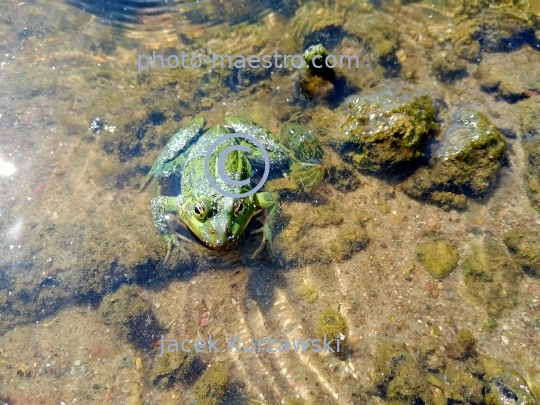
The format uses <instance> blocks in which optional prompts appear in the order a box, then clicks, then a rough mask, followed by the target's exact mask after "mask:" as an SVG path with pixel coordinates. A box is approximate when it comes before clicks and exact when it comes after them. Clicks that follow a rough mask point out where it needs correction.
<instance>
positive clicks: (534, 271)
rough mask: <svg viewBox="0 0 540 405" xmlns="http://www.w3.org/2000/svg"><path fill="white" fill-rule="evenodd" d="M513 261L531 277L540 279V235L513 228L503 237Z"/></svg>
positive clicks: (531, 231) (528, 230)
mask: <svg viewBox="0 0 540 405" xmlns="http://www.w3.org/2000/svg"><path fill="white" fill-rule="evenodd" d="M503 240H504V243H505V244H506V246H508V250H510V253H511V254H512V256H513V258H514V260H515V261H516V262H517V263H518V264H519V265H520V266H522V267H523V270H524V271H525V272H526V273H527V274H530V275H531V276H535V277H540V234H538V232H535V231H533V230H531V229H527V228H523V227H520V228H514V229H512V230H510V231H508V232H506V233H505V234H504V235H503Z"/></svg>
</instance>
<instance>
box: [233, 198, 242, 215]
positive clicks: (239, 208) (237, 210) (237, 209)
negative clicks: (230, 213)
mask: <svg viewBox="0 0 540 405" xmlns="http://www.w3.org/2000/svg"><path fill="white" fill-rule="evenodd" d="M243 213H244V203H243V201H242V200H236V201H235V202H234V216H235V217H239V216H241V215H242V214H243Z"/></svg>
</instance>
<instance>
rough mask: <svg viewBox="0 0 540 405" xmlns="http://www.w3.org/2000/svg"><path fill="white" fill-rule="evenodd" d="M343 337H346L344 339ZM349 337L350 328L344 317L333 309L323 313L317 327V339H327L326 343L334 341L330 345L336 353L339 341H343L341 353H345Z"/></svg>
mask: <svg viewBox="0 0 540 405" xmlns="http://www.w3.org/2000/svg"><path fill="white" fill-rule="evenodd" d="M342 336H343V337H344V338H343V339H342ZM348 336H349V326H348V325H347V320H346V319H345V317H344V316H343V315H341V314H340V313H339V312H338V311H334V310H333V309H327V310H325V311H323V312H322V314H321V318H320V320H319V323H318V325H317V337H318V338H319V339H321V340H324V339H326V341H330V340H332V339H334V342H333V343H331V344H330V347H331V348H332V349H333V350H335V351H337V350H338V349H337V340H338V339H339V340H340V341H341V342H340V348H339V351H340V352H343V348H344V346H345V344H347V337H348ZM325 337H326V338H325Z"/></svg>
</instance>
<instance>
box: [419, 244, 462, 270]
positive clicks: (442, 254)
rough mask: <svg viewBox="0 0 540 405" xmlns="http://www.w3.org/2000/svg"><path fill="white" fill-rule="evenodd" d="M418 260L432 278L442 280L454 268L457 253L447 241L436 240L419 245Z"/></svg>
mask: <svg viewBox="0 0 540 405" xmlns="http://www.w3.org/2000/svg"><path fill="white" fill-rule="evenodd" d="M416 252H417V254H418V260H419V261H420V263H422V265H423V266H424V267H425V269H426V270H427V271H428V273H429V274H431V275H432V276H433V277H436V278H439V279H442V278H444V277H446V276H448V275H449V274H450V273H451V272H452V270H454V268H455V267H456V265H457V263H458V260H459V252H458V250H457V249H456V248H455V247H454V245H453V244H452V243H451V242H450V241H448V240H436V241H429V242H426V243H422V244H419V245H418V246H417V248H416Z"/></svg>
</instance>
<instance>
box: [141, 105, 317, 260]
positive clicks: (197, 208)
mask: <svg viewBox="0 0 540 405" xmlns="http://www.w3.org/2000/svg"><path fill="white" fill-rule="evenodd" d="M205 124H206V121H205V119H204V118H195V119H193V120H192V121H191V122H189V123H188V124H187V125H185V126H184V127H182V128H181V129H180V130H179V131H178V132H177V133H176V134H174V135H173V136H172V137H171V139H170V140H169V141H168V143H167V144H166V146H165V148H164V149H163V151H162V152H161V153H160V155H159V156H158V158H157V159H156V161H155V163H154V165H153V166H152V169H151V170H150V173H149V174H148V176H147V177H146V179H145V180H144V182H143V184H142V186H141V191H142V190H143V189H144V187H145V186H146V185H147V184H148V183H149V182H150V181H151V180H152V178H153V177H156V178H157V179H158V180H163V179H166V178H168V177H170V176H172V175H173V174H175V175H179V176H180V177H181V179H180V190H181V191H180V194H179V195H178V196H163V195H161V188H160V186H158V190H159V191H158V196H157V197H155V198H153V199H152V204H151V205H152V214H153V218H154V224H155V226H156V228H157V229H158V231H159V232H160V234H161V235H162V236H163V238H164V239H165V242H166V243H167V255H166V257H165V260H164V262H166V261H167V260H168V258H169V257H170V254H171V251H172V248H173V246H177V247H178V248H179V249H181V251H182V252H183V253H184V254H185V255H187V252H186V251H185V249H184V248H183V247H182V246H181V244H180V240H179V239H183V240H185V241H188V239H187V238H185V237H183V236H182V235H180V234H178V233H177V232H176V231H175V230H173V229H171V227H170V225H169V224H170V219H171V217H170V214H171V213H172V214H174V215H175V216H176V217H177V218H178V219H179V221H180V222H181V223H183V224H184V225H185V226H186V227H187V228H188V229H189V230H190V231H191V233H192V234H193V235H195V236H196V237H197V238H198V239H199V240H200V241H201V242H202V243H204V244H205V245H206V246H207V247H209V248H212V249H216V250H226V249H229V248H230V247H231V246H232V245H234V244H235V243H236V242H237V241H238V240H239V238H240V236H241V235H242V234H243V232H244V230H245V229H246V227H247V225H248V224H249V223H250V221H251V219H252V218H253V217H254V216H255V215H257V214H258V213H260V212H262V211H264V210H266V211H267V213H268V215H267V216H266V219H265V221H264V225H263V226H262V228H260V229H259V230H257V231H255V232H262V234H263V238H262V241H261V244H260V246H259V247H258V248H257V250H256V251H255V253H254V254H253V257H256V256H258V255H259V254H260V253H261V252H262V251H263V250H264V248H265V246H269V248H270V251H271V252H272V238H273V233H274V228H275V225H276V222H277V220H278V218H279V215H280V203H279V194H278V193H277V192H264V191H262V192H257V193H254V194H251V195H247V196H243V197H240V198H235V197H228V196H226V195H224V194H235V195H238V194H244V193H247V192H249V191H250V190H251V187H250V185H249V184H244V185H240V186H236V185H230V184H228V183H226V182H225V181H223V179H222V178H221V177H220V175H219V172H218V157H219V156H220V155H221V153H222V152H223V151H224V150H225V149H226V148H228V147H231V146H238V145H241V146H243V147H245V148H246V147H247V148H249V153H247V154H246V153H245V152H244V151H243V150H233V151H232V152H230V153H228V155H227V157H226V158H225V172H226V174H227V176H228V177H229V179H230V180H234V181H236V182H238V183H240V182H243V183H249V182H247V181H245V180H247V179H252V178H253V177H260V174H261V172H262V171H263V170H264V157H263V154H262V152H261V150H260V149H259V148H258V147H257V146H256V145H255V144H253V143H251V142H250V141H249V139H244V138H241V137H231V138H229V139H227V140H225V141H223V142H221V143H219V145H218V146H217V147H216V148H215V149H214V150H213V151H212V154H211V156H210V160H209V162H210V164H209V174H210V176H211V178H212V179H213V180H214V182H215V184H216V185H217V186H218V187H219V188H220V189H221V190H222V191H225V192H226V193H220V192H218V191H217V190H216V189H215V188H214V187H213V186H212V185H211V184H210V182H209V181H208V178H207V174H206V169H205V161H206V158H207V156H206V155H207V153H208V151H209V150H210V149H211V148H212V146H213V144H214V143H215V142H217V141H218V139H219V138H221V137H223V136H224V135H227V134H231V133H238V134H246V135H249V136H251V137H253V138H255V139H256V140H257V141H259V142H260V143H261V144H262V145H263V146H264V149H265V151H266V152H267V154H268V157H269V162H270V170H271V172H274V173H279V172H280V171H281V172H282V173H284V170H286V169H287V167H288V165H289V164H290V163H291V161H292V162H296V163H297V164H301V165H302V167H301V168H300V169H298V170H297V171H298V172H299V173H306V174H312V172H313V170H315V169H316V168H317V167H316V166H315V165H314V164H313V163H309V162H306V163H305V164H302V163H301V162H299V159H298V158H296V157H295V156H294V153H292V152H290V151H289V150H288V149H287V147H286V146H284V145H283V144H282V143H281V142H279V140H278V139H277V138H276V137H275V136H274V135H273V134H272V133H271V132H270V131H269V130H267V129H266V128H264V127H262V126H260V125H258V124H256V123H254V122H252V121H249V120H246V119H243V118H241V117H237V116H232V115H228V116H226V117H225V125H224V126H222V125H216V126H214V127H212V128H210V129H209V130H207V131H204V126H205ZM321 181H322V178H321Z"/></svg>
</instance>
